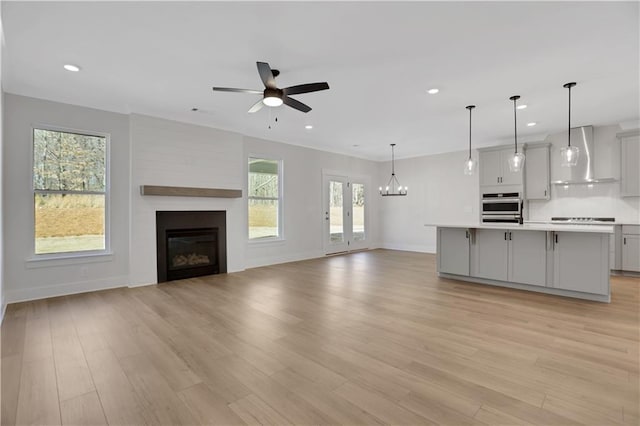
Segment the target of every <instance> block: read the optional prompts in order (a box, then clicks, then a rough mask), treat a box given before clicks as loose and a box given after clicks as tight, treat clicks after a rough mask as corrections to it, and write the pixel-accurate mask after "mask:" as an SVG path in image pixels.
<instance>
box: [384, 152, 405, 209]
mask: <svg viewBox="0 0 640 426" xmlns="http://www.w3.org/2000/svg"><path fill="white" fill-rule="evenodd" d="M395 146H396V144H395V143H392V144H391V179H389V182H387V185H386V186H385V188H384V190H383V188H382V187H380V188H379V190H380V195H382V196H383V197H388V196H399V195H407V191H408V190H409V188H408V187H406V186H402V185H400V182H399V181H398V178H397V177H396V169H395V155H394V148H395Z"/></svg>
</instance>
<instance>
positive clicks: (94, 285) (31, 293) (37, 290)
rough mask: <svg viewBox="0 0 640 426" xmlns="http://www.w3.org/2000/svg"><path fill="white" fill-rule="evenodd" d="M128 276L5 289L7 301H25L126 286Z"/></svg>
mask: <svg viewBox="0 0 640 426" xmlns="http://www.w3.org/2000/svg"><path fill="white" fill-rule="evenodd" d="M128 283H129V277H128V276H126V275H123V276H118V277H110V278H103V279H100V280H92V281H79V282H75V283H65V284H56V285H50V286H44V287H32V288H23V289H19V290H7V292H6V296H7V303H17V302H27V301H29V300H38V299H46V298H48V297H56V296H67V295H70V294H77V293H87V292H90V291H99V290H107V289H110V288H118V287H127V285H128Z"/></svg>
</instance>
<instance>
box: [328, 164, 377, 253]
mask: <svg viewBox="0 0 640 426" xmlns="http://www.w3.org/2000/svg"><path fill="white" fill-rule="evenodd" d="M365 180H366V179H364V178H361V179H357V178H350V177H348V176H339V175H332V174H323V179H322V181H323V191H322V192H323V194H324V197H323V198H324V199H323V205H324V217H323V222H324V225H323V235H324V247H325V252H326V253H327V254H332V253H340V252H346V251H350V250H361V249H364V248H367V246H368V240H367V217H368V215H367V211H366V202H367V195H368V194H367V187H368V185H367V184H365Z"/></svg>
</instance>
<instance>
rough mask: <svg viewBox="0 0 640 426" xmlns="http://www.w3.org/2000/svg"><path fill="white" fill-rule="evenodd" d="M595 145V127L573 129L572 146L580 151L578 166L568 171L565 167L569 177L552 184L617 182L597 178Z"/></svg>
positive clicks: (609, 178)
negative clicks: (595, 172)
mask: <svg viewBox="0 0 640 426" xmlns="http://www.w3.org/2000/svg"><path fill="white" fill-rule="evenodd" d="M593 144H594V142H593V126H583V127H574V128H573V129H571V145H575V146H577V147H578V148H579V149H580V154H579V155H578V164H577V165H575V166H574V167H568V168H567V169H565V168H564V167H563V168H562V169H563V171H568V174H569V176H568V177H567V178H566V179H564V180H556V181H553V182H552V183H554V184H556V185H581V184H582V185H584V184H592V183H608V182H615V181H616V179H614V178H611V177H608V178H607V177H605V178H597V177H595V174H594V171H595V169H594V163H595V155H594V154H595V152H594V150H593Z"/></svg>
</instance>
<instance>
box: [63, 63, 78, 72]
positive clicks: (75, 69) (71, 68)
mask: <svg viewBox="0 0 640 426" xmlns="http://www.w3.org/2000/svg"><path fill="white" fill-rule="evenodd" d="M64 69H65V70H67V71H71V72H78V71H80V67H79V66H77V65H73V64H66V65H65V66H64Z"/></svg>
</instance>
